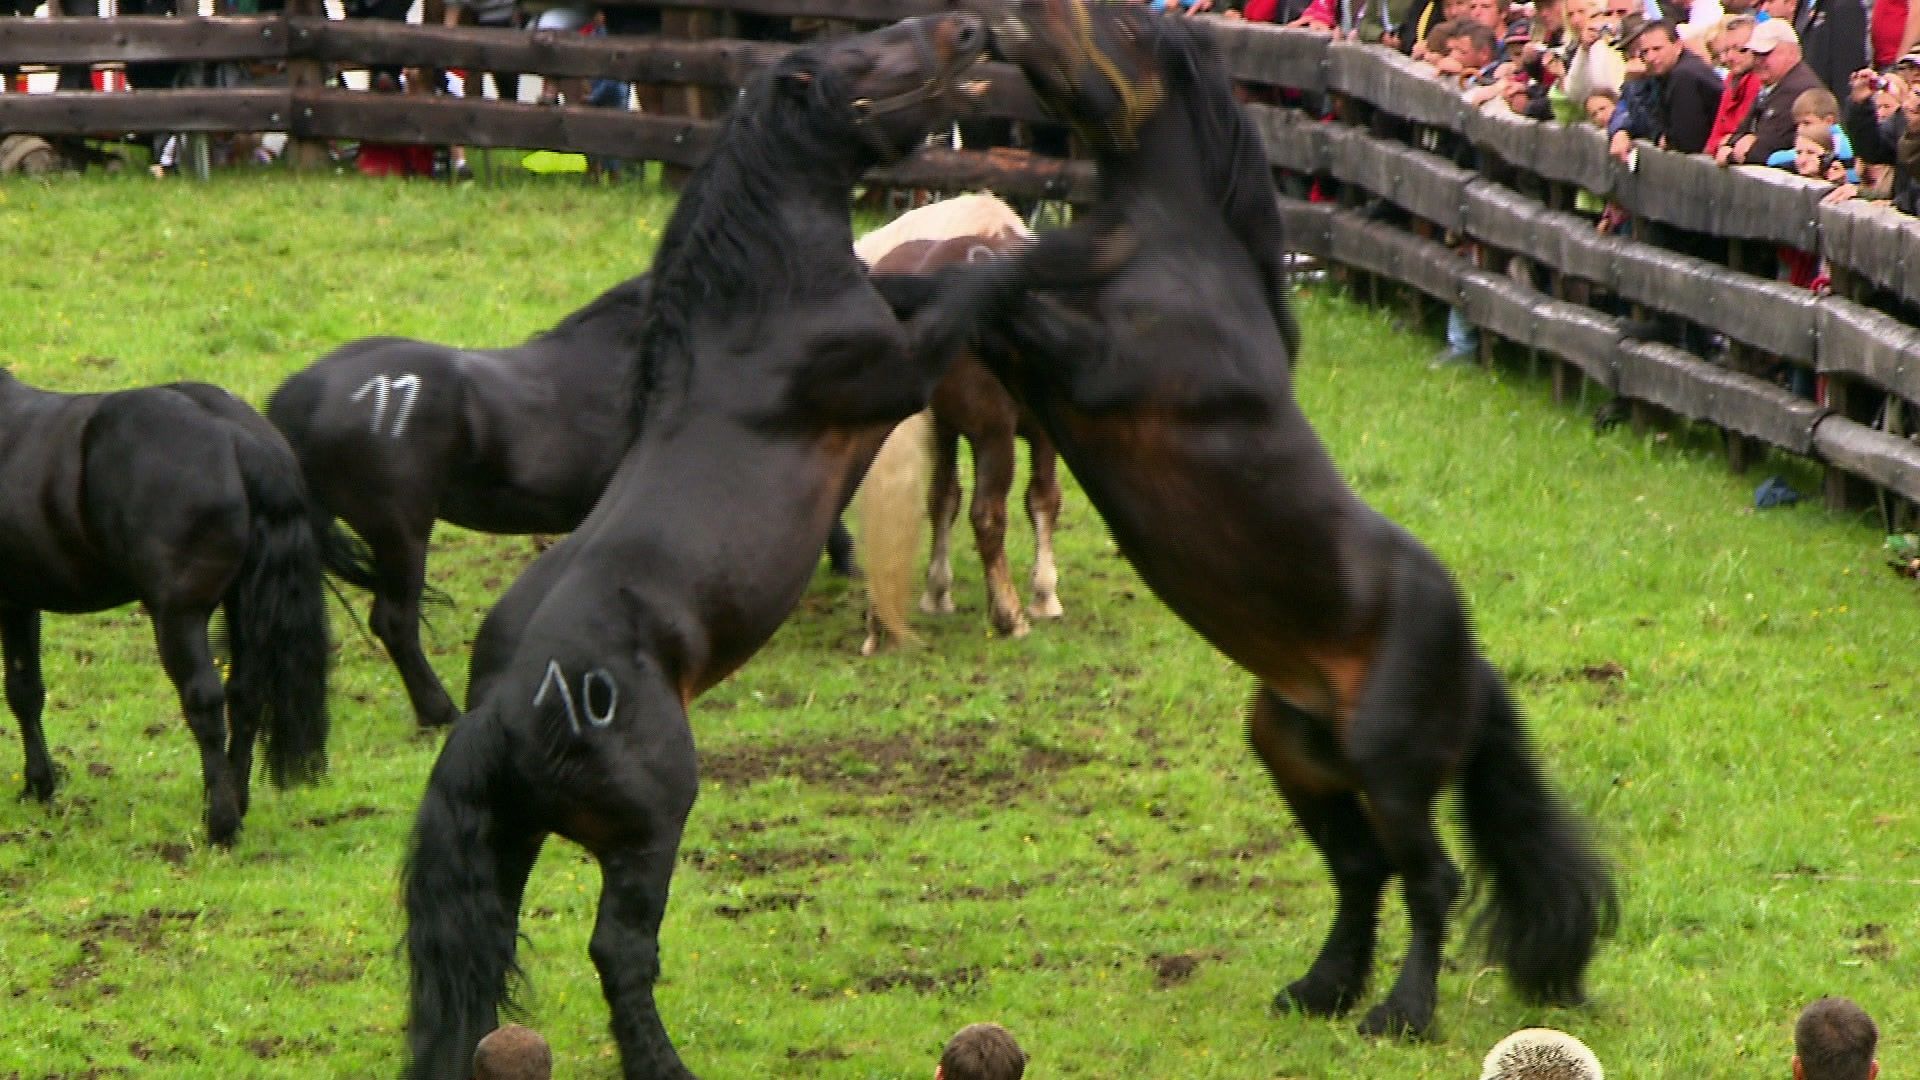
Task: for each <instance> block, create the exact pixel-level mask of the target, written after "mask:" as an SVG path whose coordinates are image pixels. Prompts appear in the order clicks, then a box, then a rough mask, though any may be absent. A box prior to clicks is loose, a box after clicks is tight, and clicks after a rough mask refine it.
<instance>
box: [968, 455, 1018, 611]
mask: <svg viewBox="0 0 1920 1080" xmlns="http://www.w3.org/2000/svg"><path fill="white" fill-rule="evenodd" d="M972 444H973V499H972V500H971V502H969V504H968V507H967V517H968V520H969V521H970V522H971V523H972V525H973V542H974V546H975V547H976V548H978V549H979V551H980V568H981V571H982V574H983V576H984V577H985V578H986V586H987V618H988V619H989V620H990V621H991V622H992V623H993V628H994V630H995V631H996V632H998V633H999V634H1001V635H1002V636H1005V637H1016V638H1017V637H1025V636H1026V635H1027V631H1028V630H1029V629H1030V627H1029V625H1028V623H1027V616H1026V614H1025V613H1024V612H1022V611H1021V610H1020V593H1019V590H1017V589H1015V588H1014V587H1013V570H1012V569H1011V568H1010V567H1009V566H1008V565H1007V494H1008V493H1009V492H1010V491H1012V490H1013V433H1012V432H1007V433H1005V434H1004V435H1001V434H999V433H993V434H989V435H986V436H983V437H981V438H976V439H974V440H972Z"/></svg>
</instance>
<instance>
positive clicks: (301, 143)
mask: <svg viewBox="0 0 1920 1080" xmlns="http://www.w3.org/2000/svg"><path fill="white" fill-rule="evenodd" d="M287 15H288V16H289V17H290V18H297V17H300V16H306V17H308V18H316V19H324V18H326V16H327V12H326V8H324V7H322V6H321V0H287ZM326 83H327V65H326V63H325V62H323V61H320V60H315V59H312V58H310V57H301V58H296V59H290V60H288V61H287V89H288V90H289V91H290V92H291V96H292V101H293V104H292V108H294V109H298V108H300V95H301V94H302V93H303V92H306V91H312V90H318V89H320V88H321V87H323V86H325V85H326ZM297 126H298V125H297V124H296V123H295V118H294V117H292V116H289V117H287V130H288V131H289V132H292V131H294V130H295V129H296V127H297ZM284 157H285V158H286V162H287V164H288V165H289V166H290V167H291V168H293V169H294V170H295V171H297V172H316V171H319V170H321V169H325V168H326V167H327V166H328V165H329V164H330V163H331V159H330V158H329V157H328V155H327V144H326V142H325V141H324V140H320V139H304V138H303V139H288V140H287V150H286V154H285V155H284Z"/></svg>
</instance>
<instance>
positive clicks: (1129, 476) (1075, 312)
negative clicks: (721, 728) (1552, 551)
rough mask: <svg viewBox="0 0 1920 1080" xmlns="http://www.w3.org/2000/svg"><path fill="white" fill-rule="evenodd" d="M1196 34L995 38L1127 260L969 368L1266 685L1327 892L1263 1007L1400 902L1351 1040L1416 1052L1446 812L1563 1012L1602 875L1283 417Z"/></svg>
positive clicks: (1609, 920) (1506, 700)
mask: <svg viewBox="0 0 1920 1080" xmlns="http://www.w3.org/2000/svg"><path fill="white" fill-rule="evenodd" d="M982 2H984V3H993V2H995V0H982ZM1198 21H1199V20H1187V19H1167V18H1161V17H1156V16H1153V15H1151V14H1149V13H1147V12H1146V11H1145V9H1144V8H1142V7H1139V6H1136V5H1133V4H1110V3H1088V2H1086V0H1018V2H1015V3H1012V4H1009V5H1007V6H1006V7H1005V8H1004V10H1000V11H997V12H996V13H995V15H994V16H993V20H992V23H993V31H994V44H995V48H996V51H999V52H1002V53H1004V54H1006V55H1007V58H1008V59H1011V60H1013V61H1014V62H1015V63H1017V64H1019V65H1020V66H1021V68H1022V69H1023V70H1024V71H1025V72H1026V74H1027V77H1028V78H1029V79H1030V80H1031V81H1032V82H1033V84H1034V87H1035V89H1036V90H1037V91H1038V92H1039V94H1040V96H1041V98H1042V99H1043V100H1044V101H1046V102H1047V103H1048V104H1049V106H1050V107H1052V108H1053V109H1054V110H1056V111H1057V112H1059V113H1062V114H1064V115H1065V116H1067V117H1069V118H1070V119H1072V120H1073V121H1074V123H1075V124H1076V126H1077V127H1078V128H1079V130H1080V132H1081V135H1082V137H1083V138H1084V139H1085V140H1086V142H1087V143H1088V144H1089V145H1091V146H1092V147H1093V148H1094V149H1095V154H1096V157H1097V159H1098V166H1099V172H1100V178H1101V184H1102V189H1101V196H1100V199H1099V201H1098V202H1097V203H1096V204H1095V206H1094V207H1093V209H1092V212H1091V214H1090V215H1089V216H1088V226H1087V227H1091V228H1094V229H1108V230H1119V231H1121V232H1123V233H1124V234H1125V235H1127V236H1128V237H1129V238H1130V240H1131V241H1132V243H1133V244H1134V246H1135V254H1134V257H1133V259H1132V260H1131V261H1130V262H1129V263H1128V264H1127V265H1126V267H1124V268H1123V269H1122V270H1121V271H1120V272H1119V273H1118V274H1116V275H1114V276H1113V277H1112V278H1111V279H1110V280H1108V281H1105V282H1103V283H1101V284H1100V285H1099V286H1098V287H1097V288H1090V289H1082V290H1076V291H1072V292H1063V293H1060V294H1058V295H1057V296H1047V297H1035V298H1032V299H1029V300H1028V301H1026V302H1025V303H1023V304H1021V305H1019V306H1018V307H1017V308H1016V310H1015V312H1014V313H1013V314H1012V315H1011V316H1010V317H1009V318H1007V319H1004V320H1001V321H1000V322H998V323H996V324H995V325H994V328H993V330H994V331H995V332H994V333H992V334H991V335H990V338H989V340H988V341H986V342H983V343H982V347H981V349H980V350H979V354H980V356H981V359H982V360H984V361H986V362H987V363H988V365H989V366H990V367H993V368H994V369H995V371H996V373H997V374H999V375H1000V377H1001V380H1002V381H1003V382H1004V383H1006V385H1007V387H1008V389H1010V390H1012V391H1013V392H1014V394H1015V395H1016V396H1017V397H1019V398H1021V399H1022V400H1023V401H1024V402H1025V403H1026V404H1027V405H1028V406H1029V407H1031V408H1032V409H1033V410H1034V411H1035V412H1036V413H1037V414H1038V415H1039V416H1040V418H1041V422H1042V423H1043V424H1044V425H1045V426H1046V428H1047V431H1048V432H1049V433H1050V434H1051V435H1052V436H1053V440H1054V442H1055V444H1056V445H1057V446H1058V448H1059V450H1060V454H1061V456H1062V457H1063V458H1065V459H1066V461H1067V464H1068V466H1069V467H1070V468H1071V469H1072V471H1073V473H1074V475H1075V477H1077V478H1078V479H1079V481H1080V483H1081V486H1082V487H1083V488H1084V489H1085V491H1086V493H1087V498H1088V499H1089V501H1091V502H1092V503H1093V505H1094V506H1095V507H1096V508H1097V509H1098V510H1099V511H1100V513H1101V515H1102V516H1103V517H1104V518H1105V519H1106V522H1107V525H1108V528H1109V529H1110V530H1111V532H1112V534H1113V537H1114V540H1115V542H1116V543H1117V544H1118V545H1119V547H1120V549H1121V551H1122V552H1123V553H1124V554H1125V555H1126V556H1127V558H1128V559H1129V560H1130V561H1131V562H1132V563H1133V565H1134V566H1135V568H1136V569H1138V570H1139V572H1140V575H1141V577H1142V578H1143V579H1145V580H1146V582H1147V584H1148V585H1149V586H1150V587H1151V588H1152V589H1153V590H1154V592H1155V593H1156V594H1157V595H1158V596H1159V597H1160V598H1161V599H1162V600H1164V601H1165V602H1166V603H1167V605H1168V606H1169V607H1171V608H1172V609H1173V610H1174V611H1175V612H1176V613H1178V614H1179V615H1180V616H1181V617H1182V618H1183V619H1185V620H1186V621H1187V623H1188V624H1189V625H1191V626H1192V627H1193V628H1194V629H1195V630H1197V631H1198V632H1199V633H1200V634H1201V635H1202V636H1204V637H1205V638H1206V639H1207V640H1208V641H1210V642H1211V643H1213V645H1214V646H1215V647H1217V648H1218V649H1220V651H1222V652H1223V653H1225V654H1227V655H1228V656H1229V657H1231V658H1232V659H1233V660H1235V661H1236V662H1238V663H1239V664H1240V665H1241V666H1242V667H1245V668H1246V669H1247V670H1248V671H1250V672H1252V673H1253V674H1254V676H1255V677H1256V678H1257V679H1258V681H1259V685H1258V688H1257V689H1256V690H1255V692H1254V697H1253V704H1252V707H1251V709H1250V712H1249V717H1248V721H1247V728H1248V735H1249V737H1250V740H1251V742H1252V744H1253V749H1254V751H1255V753H1256V754H1257V755H1258V756H1259V758H1260V760H1261V763H1262V764H1264V765H1265V766H1266V769H1267V772H1268V773H1269V775H1270V776H1271V777H1272V779H1273V782H1274V784H1275V786H1276V787H1278V788H1279V790H1280V794H1281V796H1282V797H1283V798H1284V799H1285V800H1286V802H1287V805H1288V806H1289V807H1290V808H1292V810H1293V813H1294V816H1295V818H1297V819H1298V820H1299V822H1300V825H1301V828H1302V829H1303V830H1304V831H1305V832H1306V834H1307V836H1308V837H1309V838H1310V839H1312V841H1313V843H1314V844H1315V845H1316V846H1317V847H1318V848H1319V851H1320V854H1321V856H1322V858H1323V859H1324V860H1325V862H1326V864H1327V868H1328V870H1329V871H1331V873H1332V875H1333V879H1334V884H1335V885H1336V886H1337V888H1338V891H1339V906H1338V908H1337V913H1336V914H1335V916H1334V921H1333V928H1332V930H1331V931H1330V932H1329V934H1328V937H1327V941H1326V944H1325V946H1324V947H1323V949H1322V950H1321V953H1320V956H1319V958H1318V959H1316V960H1315V961H1314V963H1313V966H1312V967H1311V968H1310V969H1309V970H1308V971H1307V973H1306V974H1305V976H1303V977H1302V978H1300V979H1298V980H1297V981H1295V982H1294V983H1292V984H1291V985H1289V986H1287V987H1286V988H1285V989H1283V990H1282V991H1281V992H1280V994H1279V996H1278V997H1277V998H1276V1000H1275V1004H1276V1005H1277V1006H1279V1007H1281V1008H1283V1009H1294V1010H1300V1011H1304V1012H1308V1013H1313V1014H1338V1013H1344V1012H1345V1011H1347V1010H1348V1009H1350V1008H1352V1007H1353V1006H1354V1005H1355V1004H1357V1003H1358V1002H1359V1000H1360V998H1361V996H1362V995H1363V994H1364V992H1365V990H1366V984H1367V980H1368V976H1369V975H1370V974H1371V972H1372V968H1373V955H1374V948H1375V941H1376V930H1377V924H1378V919H1379V909H1380V902H1381V897H1382V894H1383V892H1384V890H1385V888H1386V885H1387V882H1388V880H1389V879H1390V878H1393V877H1398V878H1399V879H1400V882H1401V888H1402V892H1403V895H1404V897H1405V900H1406V907H1407V917H1408V921H1409V923H1410V924H1411V931H1412V932H1411V935H1410V940H1409V942H1408V946H1407V954H1406V959H1405V962H1404V963H1403V965H1402V967H1401V969H1400V975H1399V978H1398V980H1397V981H1396V982H1395V984H1394V986H1393V988H1392V989H1391V990H1390V991H1389V992H1388V993H1387V995H1386V997H1385V999H1384V1000H1383V1001H1381V1002H1380V1004H1378V1005H1377V1006H1375V1007H1374V1008H1373V1009H1372V1010H1370V1011H1369V1012H1368V1013H1367V1015H1366V1018H1365V1019H1364V1020H1363V1022H1362V1024H1361V1027H1362V1030H1363V1031H1365V1032H1368V1033H1373V1034H1388V1033H1413V1034H1424V1033H1426V1032H1427V1031H1428V1030H1429V1029H1430V1028H1431V1026H1432V1023H1433V1014H1434V998H1435V982H1436V977H1437V975H1438V973H1439V970H1440V959H1441V949H1442V946H1443V944H1444V942H1445V937H1446V932H1447V923H1448V920H1449V918H1450V917H1451V915H1452V913H1453V908H1454V906H1455V904H1456V903H1457V902H1458V900H1459V898H1460V894H1461V880H1460V874H1459V871H1458V870H1457V869H1455V867H1454V864H1453V862H1452V860H1451V859H1449V858H1448V856H1447V853H1446V850H1445V849H1444V848H1443V847H1442V846H1441V843H1440V837H1439V834H1438V833H1437V832H1436V830H1435V828H1434V811H1435V804H1436V802H1437V800H1438V798H1439V795H1440V792H1441V790H1442V789H1443V788H1445V787H1447V786H1448V785H1457V786H1458V787H1459V789H1460V791H1461V795H1462V799H1461V803H1462V808H1463V816H1464V818H1465V823H1466V826H1467V829H1466V831H1467V835H1468V838H1469V841H1470V843H1471V846H1472V848H1473V852H1474V855H1475V856H1476V863H1477V865H1478V867H1479V868H1480V869H1481V870H1483V871H1484V872H1485V873H1486V875H1487V876H1488V877H1489V878H1490V879H1491V881H1490V884H1491V886H1492V888H1491V889H1490V896H1489V897H1488V900H1489V903H1488V909H1487V911H1486V912H1485V913H1484V915H1483V916H1482V918H1483V921H1484V923H1485V925H1486V927H1487V929H1488V931H1489V933H1488V938H1489V944H1490V946H1491V947H1492V950H1493V952H1494V953H1495V955H1496V956H1497V957H1498V958H1499V959H1500V960H1501V961H1502V962H1503V963H1504V964H1505V966H1506V969H1507V973H1508V976H1509V978H1510V980H1511V981H1512V982H1513V984H1514V985H1515V987H1516V988H1517V989H1518V990H1520V991H1521V992H1522V993H1523V994H1525V995H1527V996H1529V997H1531V998H1534V999H1537V1000H1542V1001H1547V1002H1554V1003H1570V1002H1574V1001H1578V1000H1580V999H1581V997H1582V985H1581V984H1582V981H1583V976H1584V974H1585V971H1586V967H1587V963H1588V961H1589V960H1590V958H1591V957H1592V955H1593V950H1594V946H1595V941H1596V939H1597V938H1599V937H1600V936H1601V935H1603V934H1604V933H1605V932H1606V931H1607V930H1608V929H1610V928H1611V926H1612V925H1613V923H1614V921H1615V917H1616V916H1615V912H1616V900H1615V893H1614V887H1613V883H1612V880H1611V877H1610V873H1609V871H1608V868H1607V866H1606V864H1605V863H1604V862H1603V861H1602V859H1601V858H1600V857H1599V856H1598V855H1597V854H1596V853H1595V852H1594V851H1593V850H1592V848H1591V846H1590V844H1589V841H1588V839H1587V836H1586V833H1585V830H1584V828H1583V827H1582V826H1581V824H1580V822H1579V821H1578V819H1577V818H1576V817H1574V815H1573V814H1572V813H1571V812H1570V811H1569V810H1568V809H1567V808H1566V806H1565V805H1564V804H1563V803H1562V801H1561V800H1560V798H1559V796H1558V795H1556V794H1555V793H1554V792H1553V790H1552V789H1551V787H1550V786H1549V785H1548V784H1547V782H1546V780H1545V777H1544V776H1543V775H1542V772H1541V769H1540V766H1539V763H1538V761H1537V760H1536V757H1535V754H1534V752H1533V749H1532V747H1531V745H1530V744H1529V741H1528V739H1527V737H1526V734H1525V731H1524V729H1523V727H1522V724H1521V720H1520V716H1519V713H1518V710H1517V709H1516V707H1515V705H1514V703H1513V700H1512V698H1511V696H1510V695H1509V693H1508V691H1507V688H1506V686H1505V685H1504V683H1503V682H1502V680H1501V678H1500V676H1499V674H1498V673H1497V672H1496V671H1495V670H1494V668H1493V666H1492V665H1491V664H1489V663H1488V662H1487V660H1486V659H1485V658H1484V657H1483V656H1482V655H1481V654H1480V650H1479V647H1478V645H1477V644H1476V643H1475V641H1474V637H1473V629H1472V625H1471V623H1470V620H1469V618H1468V615H1467V612H1466V608H1465V606H1464V604H1463V602H1462V600H1461V597H1460V595H1459V591H1458V589H1457V588H1456V587H1455V585H1454V582H1453V580H1452V577H1451V576H1450V575H1449V574H1448V572H1447V570H1446V568H1445V567H1444V566H1443V565H1441V563H1440V561H1439V560H1438V559H1436V558H1435V557H1434V556H1433V554H1432V553H1431V552H1430V551H1428V550H1427V549H1426V547H1425V546H1423V545H1422V544H1421V543H1420V542H1419V541H1418V540H1417V539H1415V538H1414V537H1413V536H1411V535H1410V534H1408V533H1407V532H1406V530H1404V529H1402V528H1400V527H1399V526H1397V525H1395V524H1394V523H1393V522H1391V521H1388V520H1387V519H1386V518H1385V517H1383V516H1381V515H1380V514H1379V513H1377V512H1375V511H1374V510H1372V509H1371V508H1369V507H1368V506H1367V505H1366V504H1365V503H1363V502H1361V501H1360V499H1359V498H1358V497H1357V496H1356V495H1355V494H1354V493H1353V492H1352V491H1351V490H1349V489H1348V487H1347V485H1346V483H1345V482H1344V481H1343V480H1342V479H1341V477H1340V474H1339V472H1338V470H1337V469H1336V468H1335V467H1334V464H1333V462H1332V460H1331V459H1330V458H1329V457H1328V455H1327V452H1326V450H1325V448H1324V447H1323V446H1322V445H1321V443H1320V440H1319V438H1318V436H1317V435H1316V434H1315V433H1314V431H1313V428H1312V427H1311V425H1309V424H1308V422H1307V419H1306V417H1305V416H1304V415H1303V414H1302V413H1301V411H1300V408H1299V406H1298V404H1296V402H1295V401H1294V398H1293V386H1292V369H1291V366H1290V363H1291V358H1292V357H1294V356H1296V355H1297V353H1298V338H1299V331H1298V329H1297V327H1296V325H1295V322H1294V318H1293V314H1292V312H1291V310H1290V308H1289V303H1288V299H1287V296H1286V287H1285V283H1284V279H1283V276H1282V274H1281V269H1280V260H1281V256H1282V251H1283V244H1282V237H1281V234H1280V219H1279V215H1278V211H1277V208H1276V205H1275V194H1274V189H1273V180H1272V175H1271V172H1270V171H1269V167H1268V164H1267V160H1266V154H1265V152H1264V150H1263V148H1262V146H1261V142H1260V135H1259V132H1258V130H1257V129H1256V128H1255V127H1254V125H1253V123H1252V122H1251V120H1250V119H1249V118H1248V117H1247V116H1246V114H1245V112H1244V111H1243V110H1242V109H1240V107H1239V106H1237V105H1236V104H1235V103H1234V101H1233V97H1232V89H1231V86H1230V84H1229V81H1228V78H1227V74H1226V71H1225V69H1224V67H1223V65H1222V64H1221V62H1220V58H1219V55H1218V53H1217V52H1216V50H1215V48H1214V46H1213V44H1212V42H1211V40H1210V39H1209V38H1208V37H1207V36H1206V32H1205V31H1204V30H1203V29H1201V28H1200V27H1198V26H1197V25H1196V23H1197V22H1198ZM1081 227H1082V226H1078V225H1077V226H1075V228H1076V229H1077V228H1081ZM1196 297H1199V298H1203V299H1201V300H1199V301H1196V300H1195V299H1194V298H1196ZM999 331H1004V333H1000V332H999Z"/></svg>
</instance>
